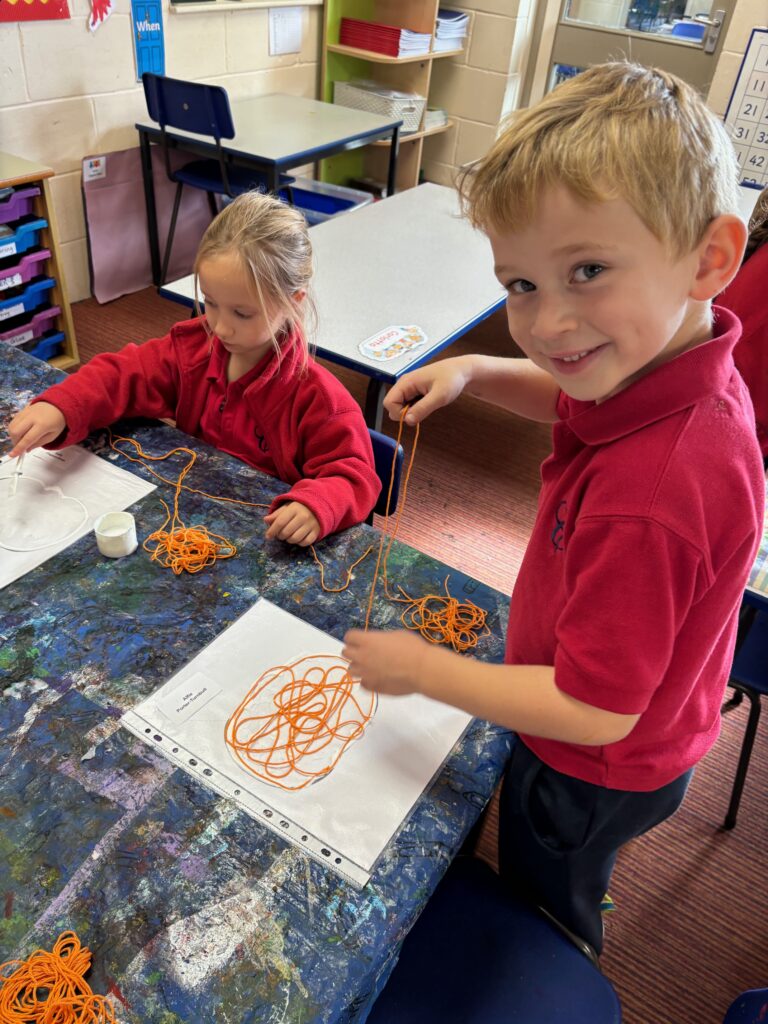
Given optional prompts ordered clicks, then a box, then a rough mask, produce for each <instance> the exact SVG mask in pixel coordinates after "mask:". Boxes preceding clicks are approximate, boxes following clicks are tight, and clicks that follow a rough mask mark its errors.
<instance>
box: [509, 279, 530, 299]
mask: <svg viewBox="0 0 768 1024" xmlns="http://www.w3.org/2000/svg"><path fill="white" fill-rule="evenodd" d="M507 291H508V292H512V293H513V294H514V295H524V294H525V293H526V292H535V291H536V285H535V284H532V283H531V282H530V281H526V280H525V279H524V278H518V280H517V281H510V282H509V284H508V285H507Z"/></svg>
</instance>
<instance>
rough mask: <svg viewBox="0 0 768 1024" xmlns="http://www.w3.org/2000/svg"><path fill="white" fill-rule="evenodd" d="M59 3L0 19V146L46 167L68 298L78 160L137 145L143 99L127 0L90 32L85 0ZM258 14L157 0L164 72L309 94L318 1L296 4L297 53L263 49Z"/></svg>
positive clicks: (76, 230) (72, 290) (75, 290)
mask: <svg viewBox="0 0 768 1024" xmlns="http://www.w3.org/2000/svg"><path fill="white" fill-rule="evenodd" d="M69 7H70V12H71V14H72V17H71V19H70V20H68V21H40V22H28V23H26V24H20V23H19V24H0V149H2V150H3V151H4V152H9V153H14V154H15V155H16V156H20V157H24V158H26V159H28V160H34V161H38V162H40V163H43V164H47V165H48V166H49V167H52V168H53V169H54V171H55V172H56V177H55V178H54V179H53V181H52V183H51V188H52V193H53V199H54V206H55V214H56V218H57V221H58V226H59V235H60V240H61V242H62V262H63V265H64V275H65V280H66V283H67V290H68V292H69V298H70V301H72V302H76V301H77V300H78V299H83V298H87V297H88V296H89V295H90V284H89V277H88V260H87V251H86V242H85V221H84V219H83V204H82V199H81V193H80V180H81V161H82V160H83V158H84V157H86V156H95V155H98V154H100V153H109V152H112V151H114V150H119V149H128V148H130V147H133V146H137V145H138V137H137V134H136V130H135V128H134V127H133V125H134V123H135V122H136V121H139V120H142V119H144V118H146V106H145V103H144V93H143V90H142V87H141V84H140V83H137V81H136V67H135V63H134V57H133V40H132V33H131V18H130V7H129V5H128V4H122V3H121V4H119V5H117V4H115V13H113V14H112V15H111V17H110V18H109V19H108V20H107V21H106V22H105V23H104V24H103V25H101V27H100V28H98V29H97V31H96V32H94V33H92V32H90V31H89V29H88V16H89V14H90V4H89V2H88V0H69ZM267 17H268V14H267V10H266V9H261V10H242V11H226V12H225V11H216V12H205V13H203V12H195V13H190V14H186V13H185V14H175V13H173V12H172V11H171V10H170V9H169V2H168V0H163V24H164V31H165V61H166V74H168V75H171V76H175V77H177V78H187V79H194V80H196V81H205V82H214V83H216V84H218V85H223V86H225V87H226V89H227V90H228V92H229V94H230V96H231V97H233V98H237V97H238V96H241V95H246V94H247V95H253V94H255V93H267V92H287V93H292V94H295V95H300V96H309V97H315V96H316V94H317V82H318V61H319V51H320V37H321V25H322V22H321V17H322V8H321V7H304V8H303V19H304V32H303V43H302V50H301V53H298V54H288V55H285V56H281V57H270V56H269V47H268V38H269V37H268V28H267V24H268V22H267ZM137 187H138V188H140V187H141V183H140V182H137Z"/></svg>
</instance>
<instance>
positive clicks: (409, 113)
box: [333, 79, 427, 132]
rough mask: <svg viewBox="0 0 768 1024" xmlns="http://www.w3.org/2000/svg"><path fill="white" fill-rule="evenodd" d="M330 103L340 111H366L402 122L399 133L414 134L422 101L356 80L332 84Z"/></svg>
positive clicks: (419, 118) (413, 95)
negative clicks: (341, 108)
mask: <svg viewBox="0 0 768 1024" xmlns="http://www.w3.org/2000/svg"><path fill="white" fill-rule="evenodd" d="M333 102H334V103H338V104H339V106H342V107H354V108H355V109H356V110H367V111H368V113H369V114H381V116H382V117H391V118H393V119H396V120H398V121H402V122H403V127H402V131H403V132H417V131H418V130H419V128H420V127H421V115H422V114H423V113H424V106H425V104H426V102H427V101H426V98H425V97H424V96H419V95H418V94H417V93H414V92H398V91H397V90H396V89H388V88H387V87H386V86H384V85H379V83H378V82H369V81H366V80H364V79H356V80H354V81H352V82H334V83H333Z"/></svg>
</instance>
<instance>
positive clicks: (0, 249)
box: [0, 242, 16, 259]
mask: <svg viewBox="0 0 768 1024" xmlns="http://www.w3.org/2000/svg"><path fill="white" fill-rule="evenodd" d="M15 252H16V243H15V242H6V243H5V245H0V259H2V258H3V256H13V254H14V253H15Z"/></svg>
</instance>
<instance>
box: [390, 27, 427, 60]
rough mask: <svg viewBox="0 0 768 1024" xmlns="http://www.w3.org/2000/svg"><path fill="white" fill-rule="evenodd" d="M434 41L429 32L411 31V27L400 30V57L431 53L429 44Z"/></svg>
mask: <svg viewBox="0 0 768 1024" xmlns="http://www.w3.org/2000/svg"><path fill="white" fill-rule="evenodd" d="M431 41H432V39H431V36H430V34H429V32H411V30H410V29H409V28H404V29H401V30H400V51H399V53H398V56H399V57H418V56H419V55H420V54H422V53H429V44H430V42H431Z"/></svg>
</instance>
